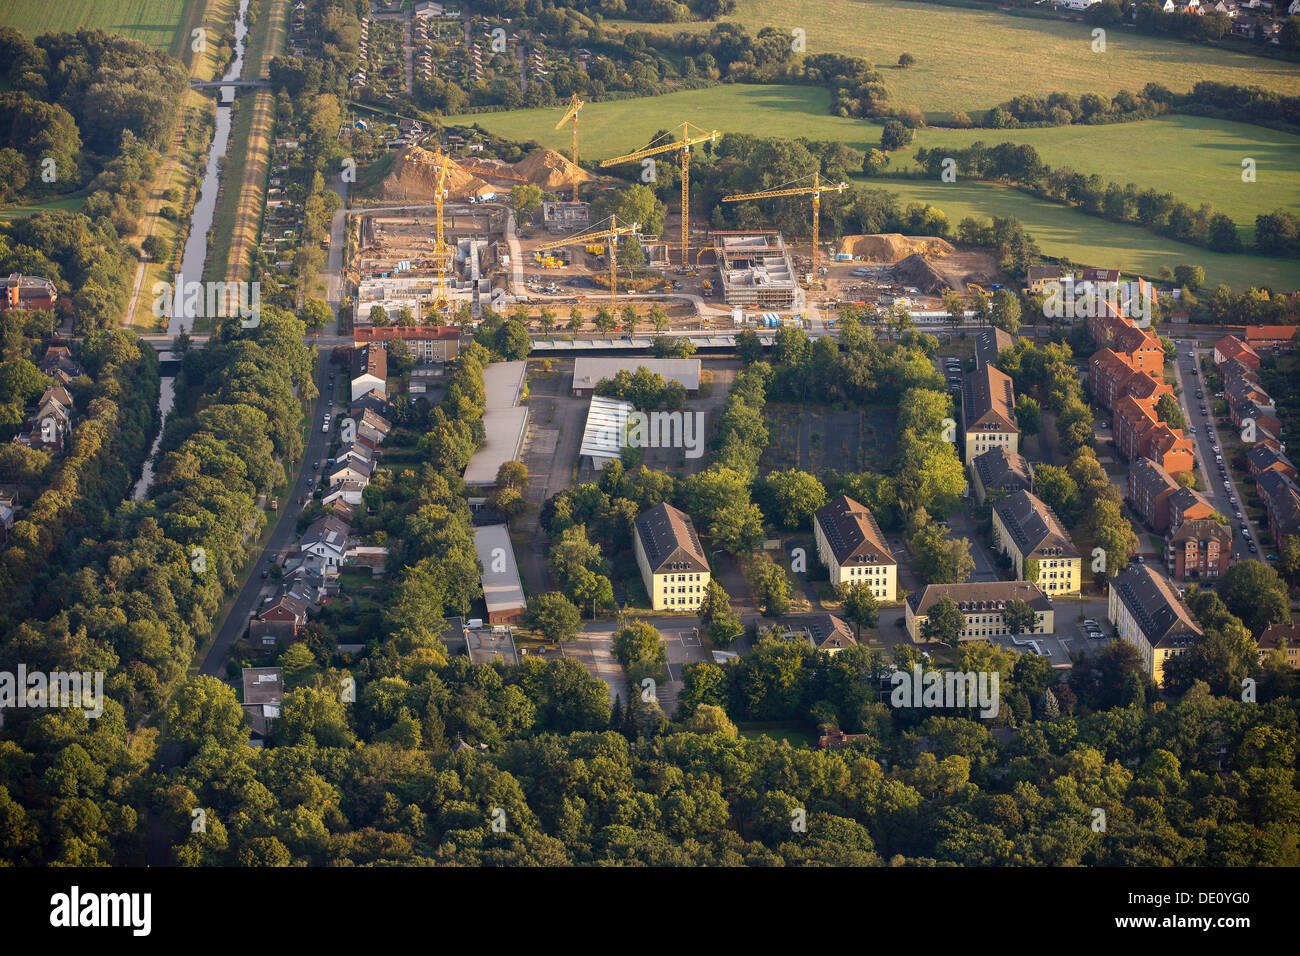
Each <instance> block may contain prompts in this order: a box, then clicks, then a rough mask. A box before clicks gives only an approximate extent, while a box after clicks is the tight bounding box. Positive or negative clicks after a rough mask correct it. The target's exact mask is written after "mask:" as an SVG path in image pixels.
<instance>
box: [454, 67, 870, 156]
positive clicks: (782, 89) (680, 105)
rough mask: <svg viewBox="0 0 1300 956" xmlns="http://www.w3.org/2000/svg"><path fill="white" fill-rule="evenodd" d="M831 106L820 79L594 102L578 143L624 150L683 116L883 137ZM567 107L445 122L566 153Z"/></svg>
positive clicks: (604, 151)
mask: <svg viewBox="0 0 1300 956" xmlns="http://www.w3.org/2000/svg"><path fill="white" fill-rule="evenodd" d="M829 108H830V93H829V92H828V91H826V90H824V89H821V88H819V87H815V86H765V85H759V84H748V83H745V84H742V83H736V84H724V85H722V86H717V87H713V88H711V89H704V90H683V91H682V92H679V93H665V94H664V95H663V96H646V97H638V98H637V99H630V100H612V101H609V102H604V103H590V104H588V105H587V106H585V107H583V110H582V125H581V128H580V129H579V132H578V135H579V144H578V148H579V150H580V152H581V154H582V155H583V156H588V157H591V158H593V159H599V158H602V157H607V156H617V155H619V154H620V153H625V152H628V151H630V150H633V149H636V148H638V147H640V146H642V145H644V144H645V143H646V141H647V140H648V139H649V138H650V137H651V136H652V135H653V134H654V133H655V131H656V130H659V129H663V128H664V127H667V126H672V125H673V124H677V125H679V126H680V124H681V122H682V120H689V121H690V122H691V123H693V124H694V125H696V126H700V127H702V128H704V129H716V130H718V131H719V132H720V133H751V134H753V135H755V136H783V137H790V138H793V137H797V136H804V137H807V138H808V139H813V140H827V141H829V140H838V141H840V142H842V143H845V144H847V145H849V146H852V147H853V148H854V149H859V150H860V149H865V148H867V147H870V146H874V145H877V144H879V142H880V127H879V126H877V125H876V124H874V123H871V122H869V121H866V120H855V119H847V118H844V117H839V116H831V115H830V113H829V112H828V110H829ZM561 115H562V111H561V110H559V109H555V108H551V109H521V110H510V111H507V112H501V113H474V114H464V115H460V116H451V117H448V118H447V119H446V120H445V121H444V122H445V123H446V124H448V125H462V126H469V125H473V124H475V123H477V124H478V125H479V126H482V127H483V128H484V129H486V130H488V131H489V132H492V133H495V134H496V135H498V136H504V137H506V138H507V139H513V140H518V141H520V142H525V143H526V142H528V141H529V140H536V141H537V142H539V143H541V144H542V145H543V146H546V147H548V148H550V149H556V150H560V151H562V152H563V153H564V154H565V155H566V156H567V155H568V153H569V148H570V145H571V142H572V138H571V134H570V132H569V130H568V128H567V127H566V128H565V129H563V130H556V129H555V121H556V120H557V119H559V117H560V116H561ZM579 158H581V156H580V157H579Z"/></svg>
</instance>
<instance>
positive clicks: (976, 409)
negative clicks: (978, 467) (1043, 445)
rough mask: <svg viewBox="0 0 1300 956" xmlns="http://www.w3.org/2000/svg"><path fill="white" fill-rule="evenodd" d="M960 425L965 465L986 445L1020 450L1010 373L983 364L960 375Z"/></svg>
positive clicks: (987, 446)
mask: <svg viewBox="0 0 1300 956" xmlns="http://www.w3.org/2000/svg"><path fill="white" fill-rule="evenodd" d="M961 395H962V402H961V405H962V428H963V430H964V432H965V435H966V443H965V444H966V449H965V450H966V453H965V455H964V457H963V458H962V461H963V462H964V463H965V464H966V465H970V463H971V462H972V461H973V460H974V459H975V457H976V456H977V455H982V454H984V452H986V451H988V450H989V449H990V448H996V447H1002V448H1005V449H1007V450H1008V451H1012V452H1018V451H1019V450H1020V426H1019V423H1018V422H1017V421H1016V395H1015V389H1014V388H1013V387H1012V384H1011V376H1009V375H1007V374H1006V373H1004V372H1002V371H1001V370H999V369H998V368H996V367H994V366H992V365H984V366H982V367H980V368H978V369H976V370H975V371H974V372H970V373H968V374H967V375H966V376H965V377H963V379H962V385H961Z"/></svg>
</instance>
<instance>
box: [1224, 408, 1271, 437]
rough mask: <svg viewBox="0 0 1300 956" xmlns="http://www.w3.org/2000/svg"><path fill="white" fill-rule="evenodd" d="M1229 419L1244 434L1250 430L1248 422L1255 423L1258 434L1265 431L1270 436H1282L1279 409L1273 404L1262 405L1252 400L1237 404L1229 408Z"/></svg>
mask: <svg viewBox="0 0 1300 956" xmlns="http://www.w3.org/2000/svg"><path fill="white" fill-rule="evenodd" d="M1228 417H1229V418H1231V419H1232V423H1233V424H1234V425H1236V426H1237V427H1238V428H1240V429H1242V432H1243V434H1245V430H1246V429H1247V428H1248V426H1247V425H1246V423H1247V422H1251V423H1253V425H1254V427H1255V430H1256V432H1258V430H1259V429H1261V428H1262V429H1263V430H1264V431H1266V432H1268V433H1269V434H1270V435H1280V434H1282V422H1281V421H1280V420H1279V419H1278V417H1277V409H1276V408H1275V407H1274V406H1273V405H1272V404H1271V403H1269V404H1261V403H1260V402H1257V401H1254V400H1252V399H1247V400H1246V401H1244V402H1237V403H1236V404H1235V405H1229V406H1228Z"/></svg>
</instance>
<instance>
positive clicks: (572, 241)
mask: <svg viewBox="0 0 1300 956" xmlns="http://www.w3.org/2000/svg"><path fill="white" fill-rule="evenodd" d="M640 228H641V224H640V223H639V222H634V223H632V225H630V226H620V225H619V224H618V219H617V218H616V217H614V216H610V217H609V228H608V229H601V230H600V231H599V232H584V233H582V235H579V236H570V237H569V238H567V239H558V240H556V241H555V242H547V243H544V244H542V245H540V246H538V247H537V251H538V252H548V251H549V250H551V249H559V248H561V247H563V246H584V245H586V244H587V243H589V242H593V241H595V240H597V239H608V240H609V253H608V255H609V298H610V301H611V302H613V301H615V300H617V298H618V272H617V270H618V237H619V236H626V235H628V234H629V233H633V232H636V231H637V230H638V229H640Z"/></svg>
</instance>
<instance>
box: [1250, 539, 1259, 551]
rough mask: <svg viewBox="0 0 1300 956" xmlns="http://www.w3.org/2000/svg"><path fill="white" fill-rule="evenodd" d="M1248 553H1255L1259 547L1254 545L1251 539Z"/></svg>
mask: <svg viewBox="0 0 1300 956" xmlns="http://www.w3.org/2000/svg"><path fill="white" fill-rule="evenodd" d="M1250 553H1251V554H1257V553H1259V548H1257V547H1255V542H1254V541H1252V542H1251V543H1250Z"/></svg>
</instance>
